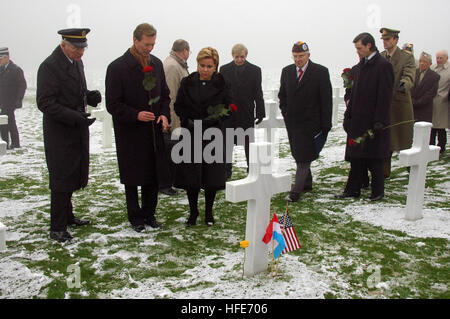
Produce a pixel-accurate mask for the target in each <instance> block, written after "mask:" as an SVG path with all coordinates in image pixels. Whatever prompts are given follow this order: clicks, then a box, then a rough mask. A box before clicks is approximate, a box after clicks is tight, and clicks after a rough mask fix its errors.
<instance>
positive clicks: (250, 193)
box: [225, 177, 256, 203]
mask: <svg viewBox="0 0 450 319" xmlns="http://www.w3.org/2000/svg"><path fill="white" fill-rule="evenodd" d="M255 184H256V178H254V177H247V178H245V179H241V180H238V181H233V182H227V183H226V188H225V199H226V200H227V201H229V202H232V203H239V202H243V201H246V200H249V199H254V198H256V193H255V189H256V188H255Z"/></svg>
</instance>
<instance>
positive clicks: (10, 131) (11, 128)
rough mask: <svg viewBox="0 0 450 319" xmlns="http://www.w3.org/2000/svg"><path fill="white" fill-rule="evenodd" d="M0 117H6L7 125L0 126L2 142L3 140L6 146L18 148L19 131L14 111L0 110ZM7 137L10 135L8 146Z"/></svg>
mask: <svg viewBox="0 0 450 319" xmlns="http://www.w3.org/2000/svg"><path fill="white" fill-rule="evenodd" d="M0 115H6V116H8V124H7V125H0V133H1V137H2V140H4V141H5V142H6V144H7V146H8V147H9V146H11V147H20V141H19V131H18V129H17V124H16V117H15V115H14V109H13V110H10V109H2V111H1V113H0ZM9 135H11V144H9Z"/></svg>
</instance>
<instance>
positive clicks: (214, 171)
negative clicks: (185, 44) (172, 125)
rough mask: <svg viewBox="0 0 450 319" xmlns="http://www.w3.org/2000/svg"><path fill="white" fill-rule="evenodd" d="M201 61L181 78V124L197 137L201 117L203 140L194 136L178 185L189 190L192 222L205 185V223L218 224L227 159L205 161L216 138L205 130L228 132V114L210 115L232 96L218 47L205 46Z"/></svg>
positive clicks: (178, 110) (178, 174)
mask: <svg viewBox="0 0 450 319" xmlns="http://www.w3.org/2000/svg"><path fill="white" fill-rule="evenodd" d="M197 62H198V66H197V70H198V72H194V73H192V74H190V75H189V76H188V77H186V78H184V79H183V80H182V81H181V84H180V89H179V90H178V95H177V100H176V102H175V105H174V109H175V112H176V114H177V115H178V116H179V117H180V121H181V127H182V128H184V129H187V130H189V132H190V136H191V137H194V121H201V124H202V140H201V141H194V140H193V139H191V140H190V142H191V143H190V146H191V156H190V158H189V160H183V161H182V162H181V163H180V164H178V165H177V171H176V177H175V183H174V185H175V186H176V187H179V188H183V189H186V191H187V195H188V199H189V207H190V216H189V219H188V221H187V225H188V226H189V225H195V224H196V220H197V217H198V214H199V212H198V195H199V192H200V189H201V188H202V189H204V190H205V223H206V224H207V225H208V226H212V225H213V224H214V218H213V214H212V208H213V204H214V200H215V197H216V192H217V190H221V189H224V188H225V181H226V177H225V163H224V162H223V160H219V161H213V162H212V163H207V162H206V161H205V158H203V151H204V149H205V147H206V145H208V144H209V143H211V142H212V141H209V140H203V133H204V131H205V130H206V129H208V128H218V129H220V130H221V132H222V133H224V131H225V130H224V123H223V122H224V117H222V118H220V119H219V120H211V119H207V117H208V116H209V114H208V107H210V106H217V105H219V104H223V105H225V106H226V107H228V105H229V104H230V103H231V97H230V90H229V88H228V86H227V85H226V83H225V79H224V77H223V76H222V75H221V74H219V73H217V69H218V66H219V55H218V53H217V51H216V50H215V49H213V48H209V47H208V48H204V49H202V50H201V51H200V52H199V54H198V56H197ZM197 123H198V122H196V124H197ZM222 136H224V134H223V135H222ZM221 142H222V143H223V141H221ZM195 143H201V150H202V154H195V153H194V151H195ZM199 155H200V156H201V157H202V158H201V161H195V158H194V157H198V156H199ZM172 156H173V155H172ZM196 162H197V163H196Z"/></svg>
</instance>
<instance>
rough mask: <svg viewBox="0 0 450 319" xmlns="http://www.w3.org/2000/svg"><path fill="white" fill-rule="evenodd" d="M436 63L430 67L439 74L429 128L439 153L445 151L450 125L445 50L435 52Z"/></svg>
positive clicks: (448, 70)
mask: <svg viewBox="0 0 450 319" xmlns="http://www.w3.org/2000/svg"><path fill="white" fill-rule="evenodd" d="M436 62H437V64H436V65H434V66H432V67H431V69H432V70H433V71H435V72H436V73H437V74H439V75H440V76H441V79H440V80H439V88H438V93H437V95H436V96H435V98H434V100H433V129H432V130H431V144H433V145H434V144H435V143H436V136H437V137H438V146H439V147H440V148H441V151H440V152H441V154H443V153H444V152H445V145H446V144H447V132H446V129H447V128H449V127H450V126H449V125H450V120H449V117H450V111H449V107H450V102H449V101H448V92H449V88H450V63H449V62H448V52H447V51H446V50H442V51H439V52H438V53H436Z"/></svg>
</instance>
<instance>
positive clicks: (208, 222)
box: [205, 216, 216, 227]
mask: <svg viewBox="0 0 450 319" xmlns="http://www.w3.org/2000/svg"><path fill="white" fill-rule="evenodd" d="M215 223H216V222H215V221H214V217H212V216H206V217H205V224H206V226H209V227H211V226H214V224H215Z"/></svg>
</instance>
